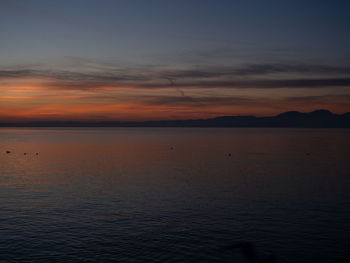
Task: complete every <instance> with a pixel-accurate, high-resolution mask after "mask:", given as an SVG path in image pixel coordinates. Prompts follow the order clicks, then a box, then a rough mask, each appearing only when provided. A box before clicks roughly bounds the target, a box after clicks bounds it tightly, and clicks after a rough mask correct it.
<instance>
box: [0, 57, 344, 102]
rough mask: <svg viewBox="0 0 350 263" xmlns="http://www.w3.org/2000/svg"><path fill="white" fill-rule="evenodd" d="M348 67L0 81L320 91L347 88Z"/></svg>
mask: <svg viewBox="0 0 350 263" xmlns="http://www.w3.org/2000/svg"><path fill="white" fill-rule="evenodd" d="M349 74H350V67H345V66H327V65H306V64H290V65H289V64H251V65H243V66H240V67H206V68H199V69H198V68H194V69H191V68H190V69H186V70H183V69H181V70H176V69H172V70H162V69H161V68H148V67H144V68H138V69H124V70H120V69H119V68H116V69H109V70H105V71H101V70H100V71H84V72H79V71H65V70H40V69H23V68H19V69H13V68H12V69H2V70H0V79H23V78H42V79H44V80H45V81H46V82H47V83H46V85H47V87H49V88H56V89H70V90H88V89H95V90H96V89H101V88H103V87H105V86H110V87H112V86H114V87H116V88H118V87H121V86H123V87H129V88H143V89H160V88H175V89H176V90H177V92H179V94H180V95H182V96H184V95H185V93H184V90H183V89H186V88H236V89H237V88H313V89H314V88H324V87H350V78H349V77H347V76H348V75H349Z"/></svg>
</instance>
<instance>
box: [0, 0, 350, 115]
mask: <svg viewBox="0 0 350 263" xmlns="http://www.w3.org/2000/svg"><path fill="white" fill-rule="evenodd" d="M349 11H350V1H342V0H337V1H334V0H329V1H321V0H317V1H312V0H309V1H305V0H293V1H292V0H290V1H289V0H285V1H281V0H273V1H261V0H256V1H253V0H241V1H233V0H227V1H226V0H217V1H214V0H211V1H206V0H202V1H195V0H192V1H191V0H184V1H181V0H177V1H170V0H169V1H167V0H159V1H154V0H147V1H146V0H145V1H144V0H139V1H136V0H125V1H115V0H113V1H112V0H111V1H107V0H99V1H97V0H96V1H88V0H81V1H78V0H72V1H64V0H60V1H48V0H45V1H35V0H31V1H15V0H1V2H0V122H17V121H38V120H39V121H46V120H50V121H57V120H73V121H103V120H123V121H125V120H160V119H193V118H208V117H215V116H222V115H255V116H263V115H275V114H278V113H281V112H284V111H289V110H298V111H302V112H308V111H312V110H316V109H329V110H331V111H332V112H334V113H345V112H349V111H350V32H349V28H350V19H349Z"/></svg>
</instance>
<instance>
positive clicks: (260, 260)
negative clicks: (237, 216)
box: [223, 242, 276, 263]
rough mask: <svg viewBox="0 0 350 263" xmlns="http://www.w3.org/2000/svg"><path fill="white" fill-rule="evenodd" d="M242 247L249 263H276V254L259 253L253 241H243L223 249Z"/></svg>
mask: <svg viewBox="0 0 350 263" xmlns="http://www.w3.org/2000/svg"><path fill="white" fill-rule="evenodd" d="M236 248H238V249H240V250H241V253H242V255H243V257H244V258H245V260H246V262H248V263H275V262H276V257H275V256H274V255H265V256H260V255H258V253H257V251H256V249H255V246H254V244H253V243H251V242H243V243H239V244H236V245H232V246H227V247H224V248H223V250H230V249H236Z"/></svg>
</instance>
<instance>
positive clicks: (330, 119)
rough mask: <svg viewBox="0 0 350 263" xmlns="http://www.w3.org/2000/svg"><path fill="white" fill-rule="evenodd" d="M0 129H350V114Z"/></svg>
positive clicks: (60, 123) (58, 123) (45, 123)
mask: <svg viewBox="0 0 350 263" xmlns="http://www.w3.org/2000/svg"><path fill="white" fill-rule="evenodd" d="M0 127H296V128H299V127H300V128H350V112H348V113H345V114H334V113H332V112H330V111H328V110H316V111H313V112H309V113H301V112H298V111H289V112H284V113H281V114H278V115H276V116H267V117H255V116H221V117H216V118H209V119H193V120H160V121H142V122H136V121H100V122H81V121H42V122H20V123H19V122H17V123H10V122H1V121H0Z"/></svg>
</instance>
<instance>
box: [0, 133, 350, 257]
mask: <svg viewBox="0 0 350 263" xmlns="http://www.w3.org/2000/svg"><path fill="white" fill-rule="evenodd" d="M171 147H173V148H171ZM7 150H9V151H11V153H9V154H7V153H6V151H7ZM36 152H38V153H39V154H38V155H36ZM24 153H27V154H26V155H24ZM229 153H231V156H229V155H228V154H229ZM349 156H350V130H347V129H342V130H336V129H333V130H327V129H221V128H220V129H215V128H214V129H205V128H196V129H191V128H99V129H94V128H77V129H75V128H74V129H71V128H62V129H50V128H41V129H29V128H22V129H10V128H1V129H0V262H72V261H73V262H245V261H244V258H243V256H242V255H241V253H240V250H239V249H225V248H226V247H227V246H230V245H233V244H237V243H240V242H252V243H254V244H255V246H256V249H257V251H258V254H259V256H261V257H263V256H264V255H268V254H273V255H275V256H276V257H277V262H350V249H349V245H348V244H349V242H350V190H349V189H350V162H349Z"/></svg>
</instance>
